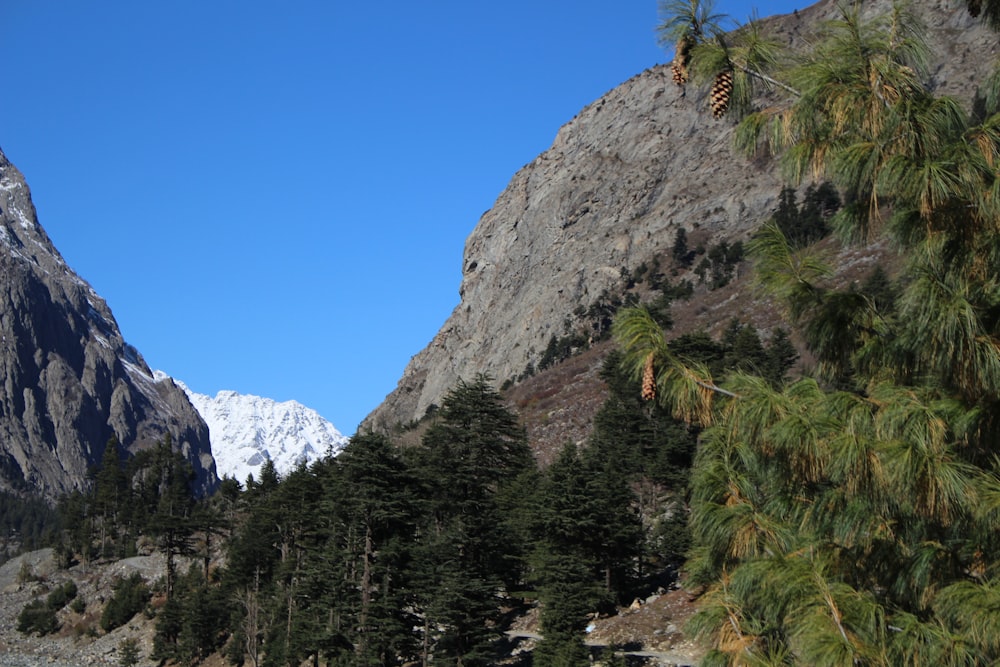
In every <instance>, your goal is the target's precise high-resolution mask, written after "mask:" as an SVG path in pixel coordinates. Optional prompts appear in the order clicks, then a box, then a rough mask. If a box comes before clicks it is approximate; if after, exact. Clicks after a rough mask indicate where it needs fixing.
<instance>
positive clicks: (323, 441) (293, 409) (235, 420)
mask: <svg viewBox="0 0 1000 667" xmlns="http://www.w3.org/2000/svg"><path fill="white" fill-rule="evenodd" d="M154 376H155V378H156V379H157V381H161V382H162V381H165V380H168V379H169V380H172V381H173V382H174V383H175V384H176V385H177V386H178V387H180V388H181V389H183V390H184V392H185V393H186V394H187V396H188V399H189V400H190V401H191V403H192V405H194V407H195V409H197V410H198V412H199V413H200V414H201V417H202V419H204V420H205V423H207V424H208V430H209V440H210V441H211V443H212V455H213V456H214V458H215V464H216V467H217V469H218V473H219V476H220V477H223V476H228V477H233V478H235V479H236V480H237V481H239V482H241V483H243V482H245V481H246V479H247V476H248V475H253V476H254V478H255V479H260V469H261V466H263V465H264V462H265V461H267V460H271V461H273V462H274V467H275V469H276V470H277V471H278V473H279V474H282V475H284V474H287V473H288V472H290V471H291V470H293V469H294V468H295V467H296V466H298V465H299V464H301V463H305V464H307V465H308V464H310V463H313V462H314V461H317V460H319V459H321V458H323V457H324V456H326V455H327V454H336V453H338V452H339V451H340V450H341V449H343V447H344V445H346V444H347V440H348V439H347V437H346V436H344V435H343V434H342V433H341V432H340V431H338V430H337V428H336V427H335V426H334V425H333V424H332V423H331V422H329V421H328V420H327V419H325V418H323V416H322V415H320V414H319V413H318V412H316V411H315V410H313V409H311V408H308V407H306V406H304V405H302V404H301V403H299V402H298V401H294V400H291V401H280V402H279V401H275V400H273V399H270V398H264V397H262V396H254V395H252V394H240V393H238V392H236V391H232V390H229V389H224V390H221V391H219V392H217V393H216V395H215V396H214V397H212V396H209V395H207V394H199V393H198V392H195V391H192V390H191V389H190V388H189V387H188V386H187V385H185V384H184V383H183V382H181V381H179V380H176V379H173V378H170V376H168V375H167V374H165V373H163V372H162V371H156V372H155V373H154Z"/></svg>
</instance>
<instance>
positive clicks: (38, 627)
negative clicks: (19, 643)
mask: <svg viewBox="0 0 1000 667" xmlns="http://www.w3.org/2000/svg"><path fill="white" fill-rule="evenodd" d="M58 629H59V620H58V619H57V618H56V612H55V610H54V609H52V608H51V607H49V606H48V605H46V604H45V603H44V602H42V601H41V600H32V601H31V602H29V603H28V604H27V605H26V606H25V607H24V609H22V610H21V613H20V614H18V616H17V631H18V632H22V633H24V634H26V635H28V634H31V633H32V632H37V633H38V634H39V635H47V634H50V633H53V632H56V631H57V630H58Z"/></svg>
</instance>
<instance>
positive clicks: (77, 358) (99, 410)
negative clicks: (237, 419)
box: [0, 152, 218, 499]
mask: <svg viewBox="0 0 1000 667" xmlns="http://www.w3.org/2000/svg"><path fill="white" fill-rule="evenodd" d="M0 379H2V382H3V385H2V387H0V488H10V489H24V490H28V491H32V492H37V493H40V494H42V495H44V496H46V497H48V498H50V499H53V498H56V497H58V496H59V495H61V494H63V493H66V492H68V491H73V490H76V489H81V488H83V487H84V486H85V485H86V484H87V471H88V468H90V467H91V466H94V465H96V464H97V463H98V462H99V461H100V460H101V456H102V454H103V452H104V447H105V445H106V443H107V442H108V440H109V439H111V438H112V437H115V438H117V439H118V441H119V442H120V443H121V444H122V445H123V446H124V447H125V449H126V450H128V451H130V452H135V451H138V450H141V449H143V448H147V447H150V446H152V445H154V444H155V443H156V442H157V441H159V440H161V439H162V438H164V437H165V436H166V434H168V433H169V434H170V435H171V437H172V439H173V442H174V443H175V446H176V447H177V448H178V449H179V451H181V452H182V453H183V454H184V456H185V457H186V458H187V459H188V460H189V461H190V462H191V464H192V466H193V467H194V470H195V472H196V475H197V482H196V485H197V490H198V491H200V492H202V493H205V492H208V491H210V490H211V489H212V488H214V486H215V485H216V484H217V483H218V480H217V478H216V474H215V463H214V461H213V459H212V454H211V449H210V445H209V439H208V428H207V427H206V426H205V422H204V421H203V420H202V419H201V417H200V416H199V415H198V413H197V412H196V411H195V409H194V408H193V407H192V406H191V403H190V401H189V400H188V398H187V396H186V395H185V394H184V392H183V391H182V390H181V389H179V388H178V387H177V386H176V385H174V383H173V382H161V383H158V382H155V381H154V380H153V375H152V372H151V371H150V369H149V368H148V367H147V366H146V363H145V361H143V359H142V356H141V355H140V354H139V353H138V351H137V350H136V349H135V348H133V347H132V346H130V345H128V344H127V343H126V342H125V341H124V340H123V339H122V335H121V332H120V331H119V329H118V324H117V323H116V322H115V319H114V316H113V315H112V314H111V310H110V309H109V308H108V305H107V304H106V303H105V302H104V300H103V299H102V298H101V297H100V296H98V295H97V293H96V292H94V290H93V289H92V288H91V287H90V285H88V284H87V283H86V282H85V281H84V280H83V279H81V278H80V277H79V276H77V275H76V274H75V273H74V272H73V271H72V270H71V269H70V268H69V266H67V264H66V262H65V261H64V260H63V258H62V257H61V256H60V254H59V252H58V251H57V250H56V249H55V247H54V246H53V244H52V242H51V240H50V239H49V237H48V235H47V234H46V233H45V230H44V229H42V227H41V226H40V225H39V224H38V220H37V218H36V214H35V207H34V204H33V203H32V201H31V195H30V192H29V190H28V186H27V184H26V183H25V181H24V178H23V176H22V175H21V173H20V172H19V171H18V170H17V169H16V168H15V167H14V166H13V165H12V164H11V163H10V162H9V161H8V160H7V158H6V156H5V155H4V154H3V153H2V152H0Z"/></svg>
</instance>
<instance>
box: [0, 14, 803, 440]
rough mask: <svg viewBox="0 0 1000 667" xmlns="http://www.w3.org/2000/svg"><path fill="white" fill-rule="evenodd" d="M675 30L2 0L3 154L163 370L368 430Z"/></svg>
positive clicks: (597, 22)
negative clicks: (490, 220) (523, 181)
mask: <svg viewBox="0 0 1000 667" xmlns="http://www.w3.org/2000/svg"><path fill="white" fill-rule="evenodd" d="M806 4H808V3H806V2H791V1H788V0H781V1H779V2H771V3H767V4H758V5H755V6H756V7H757V9H758V11H759V13H760V14H761V15H762V16H763V15H769V14H775V13H784V12H789V11H791V10H792V9H793V8H795V7H803V6H806ZM716 9H717V11H721V12H725V13H728V14H731V15H732V16H734V17H735V18H738V19H741V20H745V19H746V17H747V16H748V15H749V14H750V12H751V9H752V6H751V5H750V4H748V3H742V2H729V3H726V2H719V3H717V5H716ZM656 23H657V7H656V2H655V0H574V1H573V2H570V1H568V0H565V1H564V0H551V1H549V0H510V1H509V2H506V3H499V4H498V3H479V2H474V1H473V2H470V1H469V0H462V1H458V0H454V1H453V0H441V1H434V0H431V1H429V2H423V3H416V2H400V1H396V0H389V1H387V2H378V3H376V2H358V1H356V2H351V3H347V2H343V1H342V0H326V1H325V2H324V1H313V0H296V1H292V2H287V3H277V2H262V1H258V0H240V1H236V0H197V1H195V0H171V2H159V3H151V2H135V1H134V0H129V1H124V0H102V1H101V2H89V3H85V2H76V1H74V2H67V1H66V0H0V43H2V44H3V46H4V52H5V53H6V54H7V55H6V58H5V63H6V65H5V68H4V77H3V84H4V85H3V93H2V99H3V101H2V103H0V148H2V149H3V151H4V152H5V154H6V155H7V157H8V158H9V159H10V160H11V161H12V162H13V163H14V164H15V165H17V166H18V168H19V169H20V170H21V171H22V172H23V173H24V174H25V177H26V178H27V180H28V184H29V185H30V186H31V189H32V194H33V197H34V202H35V206H36V207H37V209H38V214H39V220H40V222H41V224H42V226H43V227H44V228H45V229H46V231H47V232H48V233H49V235H50V237H51V238H52V240H53V241H54V243H55V244H56V247H57V248H58V249H59V251H60V252H61V253H62V255H63V257H64V258H65V259H66V261H67V262H68V263H69V265H70V266H71V267H73V268H74V269H75V270H76V271H77V273H79V274H80V275H81V276H82V277H83V278H84V279H85V280H87V281H89V282H90V283H91V284H92V285H93V286H94V288H95V289H96V290H97V292H98V293H99V294H100V295H101V296H102V297H104V298H105V299H106V300H107V302H108V304H109V305H110V306H111V309H112V311H113V312H114V314H115V317H116V319H117V320H118V324H119V326H120V327H121V330H122V332H123V334H124V336H125V339H126V340H127V341H129V342H130V343H132V344H133V345H135V346H136V347H137V348H138V349H139V351H140V352H141V353H142V354H143V356H144V357H145V358H146V361H147V363H148V364H149V365H150V367H151V368H154V369H160V370H163V371H165V372H167V373H169V374H171V375H173V376H174V377H177V378H178V379H181V380H183V381H184V382H186V383H187V384H188V386H190V387H191V388H192V389H193V390H195V391H198V392H201V393H206V394H213V395H214V394H215V393H216V392H217V391H219V390H221V389H233V390H236V391H239V392H243V393H250V394H257V395H261V396H268V397H271V398H274V399H276V400H289V399H295V400H298V401H300V402H302V403H304V404H305V405H307V406H309V407H311V408H314V409H316V410H317V411H319V412H320V414H322V415H323V416H324V417H326V418H327V419H329V420H331V421H332V422H333V423H334V425H336V426H337V428H338V429H340V430H341V431H343V432H344V433H345V434H348V435H350V434H352V433H353V432H354V430H355V428H356V427H357V425H358V423H359V422H360V421H361V420H362V419H363V418H364V417H365V416H366V415H367V414H368V413H369V412H370V411H371V410H372V409H374V408H375V407H376V406H377V405H378V404H379V403H380V402H381V401H382V399H383V398H384V397H385V395H386V394H388V393H389V392H390V391H392V390H393V389H394V388H395V386H396V382H397V381H398V380H399V378H400V376H401V375H402V372H403V369H404V368H405V366H406V364H407V362H408V361H409V359H410V357H411V356H413V355H414V354H416V353H417V352H419V351H420V350H421V349H422V348H423V347H424V346H425V345H426V344H427V343H428V342H429V341H430V340H431V338H432V337H433V336H434V334H435V333H436V332H437V331H438V329H439V328H440V327H441V325H442V324H443V323H444V321H445V319H446V318H447V317H448V315H449V314H450V313H451V311H452V309H453V308H454V307H455V306H456V305H457V304H458V288H459V283H460V280H461V266H462V248H463V245H464V242H465V238H466V237H467V236H468V234H469V232H471V231H472V229H473V227H474V226H475V224H476V222H477V221H478V219H479V217H480V215H482V213H483V212H484V211H486V210H487V209H489V208H490V206H492V204H493V202H494V200H495V199H496V197H497V196H498V195H499V194H500V192H501V191H502V190H503V189H504V187H505V186H506V185H507V182H508V181H509V180H510V178H511V177H512V176H513V175H514V173H515V171H517V169H519V168H520V167H521V166H522V165H524V164H526V163H528V162H530V161H531V160H532V159H534V157H535V156H536V155H537V154H539V153H540V152H542V151H544V150H545V149H546V148H548V147H549V145H550V144H551V142H552V140H553V139H554V138H555V135H556V132H557V131H558V129H559V127H560V126H561V125H563V124H564V123H566V122H568V121H569V120H570V119H571V118H572V117H573V116H574V115H575V114H576V113H577V112H578V111H579V110H580V109H582V108H583V107H584V106H585V105H587V104H589V103H590V102H592V101H594V100H595V99H597V98H598V97H600V96H601V95H602V94H603V93H605V92H607V91H608V90H610V89H611V88H614V87H615V86H617V85H618V84H620V83H621V82H623V81H625V80H626V79H628V78H630V77H632V76H634V75H635V74H638V73H639V72H641V71H643V70H644V69H646V68H648V67H650V66H652V65H655V64H658V63H661V62H665V61H666V60H667V59H668V55H667V54H665V53H664V52H663V51H662V50H661V49H660V48H659V46H658V45H657V43H656V37H655V26H656Z"/></svg>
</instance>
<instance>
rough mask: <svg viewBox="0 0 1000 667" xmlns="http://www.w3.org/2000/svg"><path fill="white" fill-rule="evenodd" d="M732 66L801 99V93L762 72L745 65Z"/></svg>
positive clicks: (736, 64)
mask: <svg viewBox="0 0 1000 667" xmlns="http://www.w3.org/2000/svg"><path fill="white" fill-rule="evenodd" d="M733 66H734V67H735V68H736V69H738V70H740V71H741V72H743V73H745V74H748V75H750V76H752V77H756V78H758V79H760V80H761V81H764V82H766V83H769V84H771V85H772V86H777V87H778V88H781V89H782V90H784V91H785V92H788V93H791V94H792V95H794V96H795V97H802V93H800V92H799V91H797V90H795V89H794V88H792V87H791V86H789V85H788V84H785V83H782V82H780V81H778V80H777V79H773V78H771V77H769V76H768V75H766V74H764V73H763V72H759V71H757V70H755V69H750V68H749V67H747V66H746V65H740V64H738V63H733Z"/></svg>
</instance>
